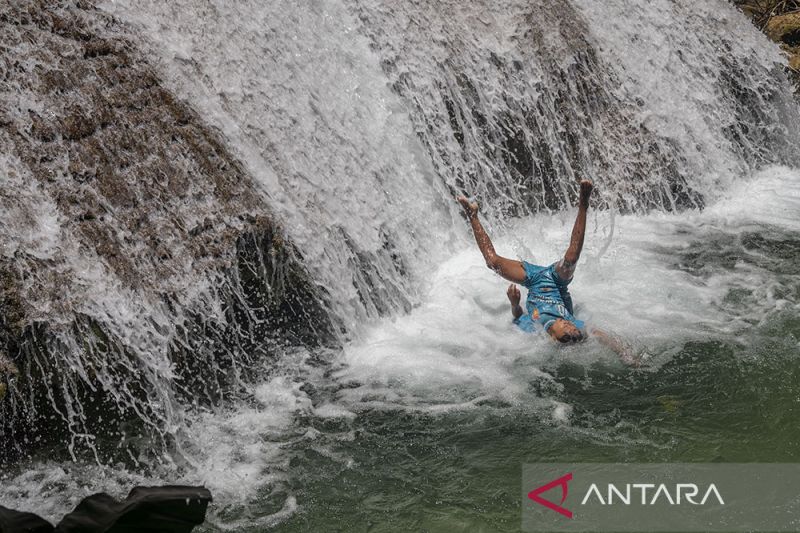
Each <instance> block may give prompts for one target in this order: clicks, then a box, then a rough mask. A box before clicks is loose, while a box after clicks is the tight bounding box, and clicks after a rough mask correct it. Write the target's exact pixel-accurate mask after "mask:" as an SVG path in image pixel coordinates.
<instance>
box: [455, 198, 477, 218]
mask: <svg viewBox="0 0 800 533" xmlns="http://www.w3.org/2000/svg"><path fill="white" fill-rule="evenodd" d="M456 200H458V203H460V204H461V207H463V208H464V213H466V214H467V217H468V218H472V217H475V216H477V215H478V202H470V201H469V199H468V198H467V197H466V196H459V197H457V198H456Z"/></svg>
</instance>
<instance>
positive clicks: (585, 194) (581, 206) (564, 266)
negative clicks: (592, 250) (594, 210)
mask: <svg viewBox="0 0 800 533" xmlns="http://www.w3.org/2000/svg"><path fill="white" fill-rule="evenodd" d="M593 188H594V185H592V182H591V181H589V180H581V192H580V197H579V199H578V216H577V217H576V218H575V224H574V225H573V226H572V236H571V237H570V240H569V248H567V252H566V253H565V254H564V259H563V260H561V261H560V262H559V263H558V266H557V267H556V272H558V275H559V277H560V278H561V279H563V280H564V281H567V280H570V279H572V276H573V275H574V274H575V266H576V265H577V264H578V259H580V257H581V251H582V250H583V238H584V236H585V235H586V212H587V211H588V210H589V197H590V196H591V195H592V189H593Z"/></svg>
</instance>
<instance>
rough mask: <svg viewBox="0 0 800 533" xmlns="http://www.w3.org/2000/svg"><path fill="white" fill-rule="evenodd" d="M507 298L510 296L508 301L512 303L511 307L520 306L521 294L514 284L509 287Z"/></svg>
mask: <svg viewBox="0 0 800 533" xmlns="http://www.w3.org/2000/svg"><path fill="white" fill-rule="evenodd" d="M506 296H508V301H509V302H511V307H517V306H518V305H519V300H520V293H519V288H517V286H516V285H514V284H513V283H512V284H511V285H509V286H508V290H507V291H506Z"/></svg>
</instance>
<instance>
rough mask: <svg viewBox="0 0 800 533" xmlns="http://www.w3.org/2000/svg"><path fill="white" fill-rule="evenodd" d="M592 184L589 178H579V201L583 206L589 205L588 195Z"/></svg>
mask: <svg viewBox="0 0 800 533" xmlns="http://www.w3.org/2000/svg"><path fill="white" fill-rule="evenodd" d="M592 189H594V185H593V184H592V182H591V181H589V180H581V196H580V203H581V205H583V206H585V207H589V197H590V196H591V195H592Z"/></svg>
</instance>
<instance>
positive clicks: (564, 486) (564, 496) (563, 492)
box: [528, 472, 572, 518]
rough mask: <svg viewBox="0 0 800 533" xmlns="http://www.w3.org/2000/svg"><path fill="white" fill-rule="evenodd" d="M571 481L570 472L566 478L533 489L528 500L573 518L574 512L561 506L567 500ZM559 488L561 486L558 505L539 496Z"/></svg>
mask: <svg viewBox="0 0 800 533" xmlns="http://www.w3.org/2000/svg"><path fill="white" fill-rule="evenodd" d="M569 481H572V472H570V473H569V474H567V475H565V476H561V477H560V478H558V479H554V480H553V481H551V482H550V483H548V484H547V485H542V486H541V487H539V488H536V489H533V490H532V491H530V492H529V493H528V498H530V499H531V500H533V501H535V502H536V503H538V504H539V505H544V506H545V507H547V508H548V509H552V510H553V511H555V512H557V513H559V514H562V515H564V516H566V517H567V518H572V511H570V510H569V509H565V508H564V507H561V504H563V503H564V500H566V499H567V492H568V491H569V488H568V487H567V482H569ZM558 486H561V501H560V502H558V504H555V503H553V502H551V501H550V500H545V499H544V498H542V497H541V496H539V495H540V494H541V493H543V492H547V491H548V490H550V489H552V488H554V487H558Z"/></svg>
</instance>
